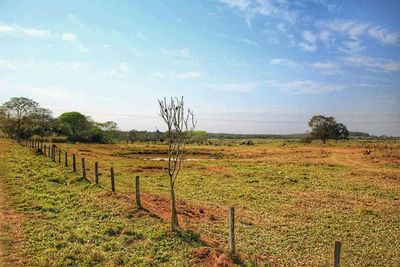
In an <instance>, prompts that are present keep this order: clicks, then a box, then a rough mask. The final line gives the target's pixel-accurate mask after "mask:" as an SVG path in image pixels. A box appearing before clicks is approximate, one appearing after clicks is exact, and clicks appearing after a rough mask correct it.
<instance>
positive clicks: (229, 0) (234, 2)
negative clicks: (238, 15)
mask: <svg viewBox="0 0 400 267" xmlns="http://www.w3.org/2000/svg"><path fill="white" fill-rule="evenodd" d="M220 1H221V2H222V3H224V4H226V5H228V6H229V7H234V8H238V9H240V10H245V9H246V8H248V7H250V2H251V1H250V0H220Z"/></svg>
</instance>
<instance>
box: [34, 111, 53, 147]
mask: <svg viewBox="0 0 400 267" xmlns="http://www.w3.org/2000/svg"><path fill="white" fill-rule="evenodd" d="M33 122H34V130H33V133H34V134H38V135H39V136H40V137H41V138H42V140H43V137H45V136H48V135H50V133H51V131H52V126H53V116H52V112H51V111H50V110H49V109H46V108H40V107H39V108H36V110H35V112H34V114H33Z"/></svg>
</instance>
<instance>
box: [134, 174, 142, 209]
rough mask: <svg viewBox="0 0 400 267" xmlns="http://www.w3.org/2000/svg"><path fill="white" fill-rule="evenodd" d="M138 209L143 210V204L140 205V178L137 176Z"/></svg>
mask: <svg viewBox="0 0 400 267" xmlns="http://www.w3.org/2000/svg"><path fill="white" fill-rule="evenodd" d="M135 184H136V191H135V193H136V207H138V208H142V204H141V203H140V183H139V176H136V182H135Z"/></svg>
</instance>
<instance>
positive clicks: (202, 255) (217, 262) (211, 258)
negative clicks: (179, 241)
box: [189, 247, 236, 267]
mask: <svg viewBox="0 0 400 267" xmlns="http://www.w3.org/2000/svg"><path fill="white" fill-rule="evenodd" d="M189 263H190V264H192V265H199V266H206V267H228V266H236V265H235V264H234V263H233V262H232V261H231V260H230V259H229V258H228V256H227V255H226V253H224V252H223V251H222V250H218V249H212V248H208V247H203V248H199V249H197V250H195V251H194V253H193V259H192V260H191V261H190V262H189Z"/></svg>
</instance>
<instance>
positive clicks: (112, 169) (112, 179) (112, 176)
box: [110, 167, 115, 193]
mask: <svg viewBox="0 0 400 267" xmlns="http://www.w3.org/2000/svg"><path fill="white" fill-rule="evenodd" d="M110 174H111V191H112V192H113V193H115V177H114V168H113V167H111V168H110Z"/></svg>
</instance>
